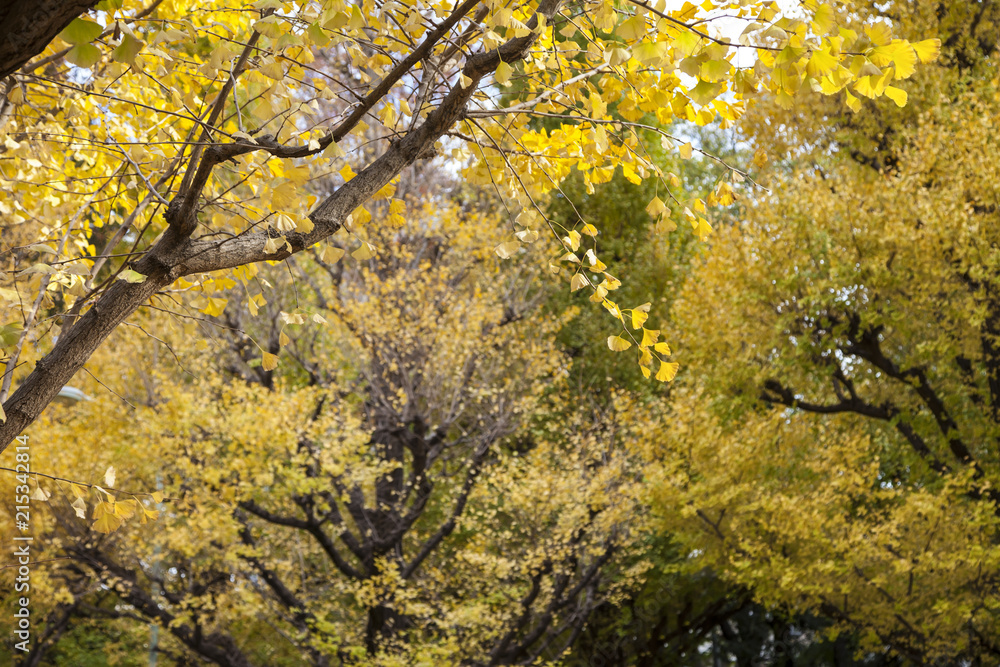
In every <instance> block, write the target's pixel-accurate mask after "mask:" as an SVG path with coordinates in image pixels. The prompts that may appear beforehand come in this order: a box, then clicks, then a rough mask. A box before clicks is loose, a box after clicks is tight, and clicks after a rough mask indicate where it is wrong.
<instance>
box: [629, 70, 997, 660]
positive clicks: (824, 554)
mask: <svg viewBox="0 0 1000 667" xmlns="http://www.w3.org/2000/svg"><path fill="white" fill-rule="evenodd" d="M965 76H966V75H965V73H963V72H956V71H950V70H948V69H946V68H943V67H942V68H939V69H938V70H937V71H935V72H934V73H932V75H931V76H928V77H927V79H929V80H930V82H928V81H923V82H921V84H922V85H923V86H924V89H923V90H925V91H927V92H926V93H925V95H926V96H927V97H929V98H930V99H931V100H932V101H933V102H937V103H936V104H933V105H928V106H929V108H927V107H925V108H924V109H923V110H913V111H911V112H910V113H909V114H908V115H906V116H903V115H894V116H892V117H891V118H892V119H893V120H894V121H895V123H896V124H895V125H894V126H893V128H894V132H895V138H894V140H893V141H892V142H888V143H887V144H885V145H883V146H881V147H880V148H879V150H878V151H877V152H873V154H874V155H875V156H876V157H877V158H878V159H885V160H886V162H885V163H883V164H888V157H887V156H892V157H893V158H894V161H893V162H892V165H893V169H892V171H889V170H888V169H875V168H872V166H871V165H870V163H867V162H865V163H861V162H856V161H853V160H851V159H847V158H846V157H841V158H840V159H838V158H836V157H834V156H831V155H829V154H828V153H827V152H826V148H825V147H821V148H819V149H816V150H815V152H813V154H812V156H813V157H814V158H815V162H813V161H803V162H808V163H809V164H810V165H812V164H815V165H818V168H817V169H815V170H813V169H812V168H810V169H805V170H802V171H795V172H793V173H791V174H788V175H787V176H786V177H784V178H781V179H780V180H778V182H777V184H776V187H775V189H774V193H775V194H774V195H773V196H772V197H770V198H766V199H763V198H762V199H760V200H758V201H755V202H753V205H752V206H751V207H750V208H749V209H748V212H747V214H746V216H745V217H743V218H742V219H741V221H740V222H739V223H738V224H734V225H731V226H726V227H724V228H722V229H720V230H719V232H718V233H717V234H716V237H715V243H714V244H713V248H712V252H711V253H708V254H707V255H706V256H705V257H704V258H703V259H702V261H701V262H700V263H699V265H698V266H697V267H696V269H695V271H694V274H693V276H692V278H691V280H690V283H689V287H687V288H685V290H684V291H683V292H682V294H681V297H680V298H679V300H678V302H677V303H676V307H675V309H674V311H673V315H674V321H675V323H676V324H677V335H678V336H679V337H680V340H681V342H682V344H684V345H685V348H686V349H688V350H690V351H691V355H692V360H691V363H692V366H693V367H694V372H693V374H692V375H697V376H698V377H699V378H700V381H699V383H698V384H699V385H700V386H699V387H698V388H697V389H688V390H685V391H684V392H678V393H676V394H674V399H675V401H676V402H675V404H674V408H673V409H674V413H673V418H672V419H671V420H670V424H671V428H670V429H669V431H667V432H664V433H662V434H659V435H655V436H651V437H650V438H649V439H648V441H647V444H646V445H644V446H645V447H647V448H648V449H647V452H648V455H649V456H650V457H651V460H655V461H659V462H661V463H657V464H656V465H657V467H658V469H659V470H658V472H657V473H656V474H657V476H658V479H657V481H656V482H655V483H654V485H653V488H654V489H655V491H654V493H655V494H657V495H656V497H657V500H656V501H655V503H654V504H655V505H657V506H658V507H660V508H661V509H662V510H663V521H664V524H663V525H664V526H666V527H669V530H671V531H676V532H677V533H678V534H680V535H684V536H685V539H686V540H690V542H689V543H690V544H691V545H692V547H693V548H697V549H701V550H702V551H703V553H704V555H705V558H706V559H708V561H709V562H711V563H712V564H713V565H714V566H715V567H718V568H720V569H721V570H722V571H724V572H726V573H727V576H729V577H730V578H731V579H732V580H733V581H737V582H739V583H741V584H744V585H747V586H750V587H752V588H753V589H754V590H755V591H757V592H758V593H759V595H760V596H761V598H762V599H763V600H765V601H767V602H769V603H773V604H782V605H788V606H790V607H791V608H793V609H797V610H810V609H817V608H825V609H826V610H827V612H826V613H827V614H830V613H832V612H834V611H835V612H836V613H834V614H833V615H834V617H839V618H840V621H841V624H840V625H838V626H837V630H838V631H839V630H847V631H853V630H854V629H856V628H861V629H862V638H863V640H864V642H865V643H866V645H869V646H873V647H875V646H880V645H885V644H886V638H888V637H891V636H892V637H895V639H894V640H893V641H895V642H899V643H902V644H909V645H911V646H914V647H917V648H918V649H919V651H921V652H922V654H923V655H924V656H925V658H927V659H930V658H931V657H933V656H954V655H956V654H958V653H960V652H961V651H963V650H966V649H968V650H970V651H973V652H975V651H976V650H978V649H976V642H977V641H978V640H976V639H970V636H973V635H970V629H973V630H974V636H978V637H982V638H984V641H985V642H993V641H995V640H996V637H997V626H996V623H995V614H996V613H997V611H998V607H997V602H996V600H997V598H996V589H995V585H994V583H993V582H995V581H996V573H997V572H998V571H1000V549H998V548H997V542H996V535H997V533H998V530H1000V519H998V517H997V514H996V509H995V504H994V503H993V501H991V500H989V497H988V495H987V494H989V493H990V492H991V489H993V488H995V487H996V485H997V480H998V475H1000V461H998V459H997V457H996V452H995V449H994V448H993V447H992V445H991V444H990V443H993V442H995V439H996V437H997V434H998V428H1000V427H998V424H997V423H996V420H995V418H994V417H993V416H991V410H992V409H993V408H991V407H990V405H995V402H994V401H995V400H996V398H997V397H996V396H995V395H994V394H993V393H992V392H991V390H990V388H989V382H988V380H987V378H988V377H990V374H991V373H992V372H993V371H991V370H989V369H990V364H993V363H995V360H991V358H990V355H989V346H990V345H991V343H990V342H989V341H991V340H993V337H992V336H993V335H992V334H991V333H990V329H989V327H990V326H991V325H990V321H991V318H993V317H995V313H996V312H997V303H996V300H995V298H994V297H992V296H991V295H992V294H994V293H995V290H996V284H997V283H996V280H997V279H996V276H997V275H998V273H1000V253H998V251H997V247H998V243H1000V238H998V235H997V227H996V225H995V224H994V219H995V202H996V183H997V181H998V180H1000V170H998V169H1000V168H998V165H1000V162H998V161H997V160H996V155H997V154H998V145H997V138H996V133H995V131H994V129H993V119H994V118H995V117H996V114H997V113H998V109H997V103H998V100H1000V97H998V95H997V86H998V81H997V80H996V79H993V80H980V81H977V82H976V83H975V84H974V85H972V86H967V85H966V84H965V83H964V82H963V81H964V77H965ZM957 82H963V83H960V84H959V83H957ZM949 86H950V87H949ZM916 90H918V91H920V90H921V88H920V87H917V88H916ZM942 93H946V94H947V95H948V96H950V97H944V96H943V95H942ZM939 99H940V100H943V101H940V102H938V100H939ZM816 113H817V114H823V113H825V109H824V108H823V107H821V108H820V109H818V110H817V112H816ZM891 113H894V114H900V113H901V112H897V111H895V110H891ZM807 122H808V121H807ZM861 127H863V128H864V127H866V126H864V125H862V126H861ZM881 131H884V130H881ZM762 132H763V133H764V134H765V136H767V135H766V133H767V132H768V130H767V129H766V128H765V129H763V130H762ZM846 134H847V133H842V134H841V135H840V136H839V137H838V141H845V142H846V141H847V140H849V139H851V137H849V136H846V137H845V135H846ZM859 134H860V132H859ZM857 141H858V144H857V145H859V146H861V147H862V150H864V149H865V148H866V145H865V144H864V143H862V141H861V140H857ZM872 331H875V332H877V334H876V335H875V336H874V338H871V339H869V340H870V342H869V345H875V344H876V343H875V342H871V341H876V342H877V344H878V346H879V347H878V349H879V350H880V351H881V354H883V355H884V356H885V359H886V360H888V361H887V362H884V361H882V358H881V357H878V356H877V355H875V354H874V353H872V354H869V351H870V350H867V349H866V348H864V344H863V342H859V341H858V338H859V337H860V336H861V335H862V334H863V333H864V332H872ZM851 336H854V338H853V339H851ZM873 360H874V362H877V363H881V364H883V366H882V367H878V366H876V365H875V363H873ZM966 360H968V363H969V367H968V368H965V367H963V363H965V361H966ZM893 369H895V370H893ZM893 373H907V374H908V375H906V376H905V377H904V380H903V381H900V380H899V379H898V378H893V377H891V375H892V374H893ZM918 373H920V374H923V375H921V377H922V378H923V379H921V380H916V379H912V378H915V377H917V374H918ZM774 383H778V387H783V388H785V389H787V390H788V391H789V392H791V396H792V398H793V399H794V401H799V402H800V403H799V407H794V406H788V405H785V404H780V405H775V404H774V403H772V405H770V406H765V407H762V406H761V405H760V403H757V402H756V399H757V397H759V396H761V395H766V396H771V397H772V399H771V400H772V401H775V402H776V403H781V401H776V400H775V398H774V397H775V396H777V394H778V392H779V391H780V389H779V388H776V386H775V384H774ZM921 392H922V393H921ZM929 396H935V397H937V398H938V399H939V400H940V401H941V404H940V407H938V405H937V404H936V403H934V401H933V400H931V399H929V398H928V397H929ZM817 406H818V407H817ZM929 406H930V407H929ZM932 408H936V409H938V410H939V412H938V413H937V414H935V413H934V410H933V409H932ZM880 410H884V411H891V412H888V413H887V412H880ZM816 413H824V414H816ZM866 414H867V415H868V416H866ZM887 414H890V415H891V418H889V417H887V416H886V415H887ZM880 415H881V416H880ZM943 415H947V418H949V419H953V420H954V423H955V426H954V427H950V426H947V425H945V426H944V427H943V426H942V424H946V422H945V421H944V419H945V418H944V417H943ZM907 434H910V435H909V436H908V435H907ZM917 438H919V440H918V439H917ZM914 443H917V444H916V445H915V444H914ZM920 443H923V444H924V446H925V447H926V451H925V452H923V453H921V451H920V450H919V449H918V445H919V444H920ZM959 443H962V446H964V447H966V448H967V449H968V452H969V457H970V458H971V460H973V461H975V463H974V464H971V463H969V462H968V461H965V460H963V459H962V458H961V457H959V456H957V455H956V453H955V452H956V451H960V450H959V449H958V444H959ZM700 562H701V561H700ZM941 659H947V658H946V657H942V658H941Z"/></svg>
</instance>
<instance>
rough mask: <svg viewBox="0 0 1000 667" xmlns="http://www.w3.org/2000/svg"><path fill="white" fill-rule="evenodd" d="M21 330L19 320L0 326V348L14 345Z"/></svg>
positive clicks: (22, 329) (22, 328)
mask: <svg viewBox="0 0 1000 667" xmlns="http://www.w3.org/2000/svg"><path fill="white" fill-rule="evenodd" d="M22 331H24V327H22V326H21V324H20V322H11V323H10V324H5V325H3V326H2V327H0V348H3V347H10V346H11V345H16V344H17V339H18V338H20V337H21V332H22Z"/></svg>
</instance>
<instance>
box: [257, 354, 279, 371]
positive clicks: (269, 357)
mask: <svg viewBox="0 0 1000 667" xmlns="http://www.w3.org/2000/svg"><path fill="white" fill-rule="evenodd" d="M260 367H261V368H262V369H264V370H265V371H273V370H274V369H275V368H277V367H278V355H276V354H271V353H270V352H265V353H264V354H263V356H262V357H261V360H260Z"/></svg>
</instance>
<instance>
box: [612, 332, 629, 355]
mask: <svg viewBox="0 0 1000 667" xmlns="http://www.w3.org/2000/svg"><path fill="white" fill-rule="evenodd" d="M608 347H609V348H611V351H612V352H624V351H625V350H627V349H629V348H630V347H632V342H631V341H629V340H628V339H625V338H622V337H621V336H608Z"/></svg>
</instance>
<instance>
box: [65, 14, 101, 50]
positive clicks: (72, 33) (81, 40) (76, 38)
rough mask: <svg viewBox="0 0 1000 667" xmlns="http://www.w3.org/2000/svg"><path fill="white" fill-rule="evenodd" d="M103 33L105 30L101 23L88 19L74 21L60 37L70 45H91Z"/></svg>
mask: <svg viewBox="0 0 1000 667" xmlns="http://www.w3.org/2000/svg"><path fill="white" fill-rule="evenodd" d="M102 32H104V28H102V27H101V25H100V24H99V23H94V22H93V21H88V20H87V19H73V22H72V23H70V24H69V25H68V26H66V28H65V29H64V30H63V31H62V32H61V33H59V36H60V37H62V38H63V39H64V40H65V41H67V42H69V43H70V44H89V43H91V42H92V41H94V40H95V39H97V38H98V37H100V36H101V33H102Z"/></svg>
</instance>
